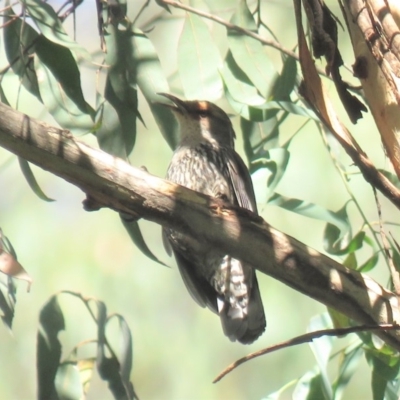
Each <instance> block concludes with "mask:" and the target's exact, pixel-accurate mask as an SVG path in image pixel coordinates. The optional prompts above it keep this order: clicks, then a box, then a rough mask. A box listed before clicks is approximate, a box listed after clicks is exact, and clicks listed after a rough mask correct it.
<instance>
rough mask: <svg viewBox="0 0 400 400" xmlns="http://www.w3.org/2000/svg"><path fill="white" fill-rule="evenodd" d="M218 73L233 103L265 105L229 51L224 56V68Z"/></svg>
mask: <svg viewBox="0 0 400 400" xmlns="http://www.w3.org/2000/svg"><path fill="white" fill-rule="evenodd" d="M220 72H221V76H222V79H223V81H224V84H225V90H226V91H228V92H229V94H230V95H231V96H232V99H234V100H235V102H238V103H243V104H245V105H259V104H264V103H265V99H264V98H263V97H262V96H260V95H259V94H258V92H257V89H256V88H255V86H254V85H253V83H252V82H251V81H250V79H249V78H248V77H247V75H246V74H245V73H244V72H243V71H242V70H241V69H240V67H239V66H238V64H237V63H236V61H235V59H234V58H233V56H232V53H231V52H230V51H228V53H227V55H226V58H225V62H224V66H223V68H222V69H221V71H220Z"/></svg>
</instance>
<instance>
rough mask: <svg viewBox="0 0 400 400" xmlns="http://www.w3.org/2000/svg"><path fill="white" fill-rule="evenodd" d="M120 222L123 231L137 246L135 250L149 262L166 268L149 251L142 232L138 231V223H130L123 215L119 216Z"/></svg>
mask: <svg viewBox="0 0 400 400" xmlns="http://www.w3.org/2000/svg"><path fill="white" fill-rule="evenodd" d="M121 221H122V224H123V225H124V227H125V229H126V230H127V231H128V233H129V236H130V237H131V239H132V241H133V243H135V245H136V246H137V248H138V249H139V250H140V251H141V252H142V253H143V254H144V255H145V256H147V257H148V258H150V260H153V261H155V262H157V263H159V264H161V265H164V266H166V264H164V263H163V262H162V261H161V260H159V259H158V258H157V257H156V256H155V255H154V254H153V252H152V251H151V250H150V249H149V247H148V246H147V244H146V241H145V240H144V237H143V234H142V231H141V230H140V227H139V223H138V222H137V221H130V220H128V219H126V218H125V217H124V216H123V215H121Z"/></svg>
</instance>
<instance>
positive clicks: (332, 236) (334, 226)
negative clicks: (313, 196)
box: [324, 204, 351, 254]
mask: <svg viewBox="0 0 400 400" xmlns="http://www.w3.org/2000/svg"><path fill="white" fill-rule="evenodd" d="M346 206H347V204H345V205H344V206H343V207H342V208H341V209H340V210H338V211H336V212H333V211H330V212H329V215H330V216H331V217H332V220H331V221H329V220H328V219H326V220H325V221H327V222H328V224H327V225H326V227H325V231H324V248H325V250H326V251H328V252H329V253H331V254H343V253H346V252H347V250H346V248H347V246H348V245H349V242H350V238H351V225H350V221H349V216H348V215H347V208H346Z"/></svg>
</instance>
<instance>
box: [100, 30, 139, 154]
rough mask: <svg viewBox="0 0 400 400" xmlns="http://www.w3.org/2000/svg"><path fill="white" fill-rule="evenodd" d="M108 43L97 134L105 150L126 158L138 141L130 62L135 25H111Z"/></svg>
mask: <svg viewBox="0 0 400 400" xmlns="http://www.w3.org/2000/svg"><path fill="white" fill-rule="evenodd" d="M106 29H107V35H105V43H106V46H107V53H106V57H105V62H106V64H107V65H108V68H107V79H106V87H105V91H104V99H105V100H106V101H104V102H103V104H102V105H101V107H100V112H99V115H100V121H101V124H100V128H99V129H98V130H97V133H96V136H97V139H98V141H99V144H100V147H101V149H102V150H105V151H107V152H108V153H111V154H113V155H115V156H118V157H120V158H123V159H125V158H126V157H127V156H128V155H129V154H130V153H131V152H132V150H133V147H134V145H135V141H136V133H137V127H136V121H137V118H139V119H140V118H141V117H140V114H139V111H138V94H137V88H136V83H137V82H136V66H135V65H134V64H133V63H132V62H131V60H132V57H133V54H134V51H135V49H134V47H133V43H132V40H131V39H132V34H133V32H132V30H131V29H132V27H131V26H129V25H128V26H127V27H124V26H122V25H108V26H107V27H106Z"/></svg>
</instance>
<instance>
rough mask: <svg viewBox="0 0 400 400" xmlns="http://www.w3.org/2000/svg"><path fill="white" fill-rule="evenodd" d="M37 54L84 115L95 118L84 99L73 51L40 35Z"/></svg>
mask: <svg viewBox="0 0 400 400" xmlns="http://www.w3.org/2000/svg"><path fill="white" fill-rule="evenodd" d="M36 54H37V56H38V57H39V59H40V61H41V62H42V63H43V64H44V65H45V66H46V67H47V68H48V69H49V70H50V71H51V73H52V74H53V76H54V78H55V79H56V80H57V82H58V83H59V84H60V85H61V87H62V90H63V91H64V92H65V94H66V95H67V96H68V98H69V99H70V100H72V101H73V102H74V103H75V105H76V106H77V107H78V109H79V110H80V111H81V112H82V113H84V114H89V115H90V116H91V117H92V118H94V110H93V109H92V108H91V107H90V106H89V104H88V103H87V102H86V101H85V99H84V97H83V92H82V87H81V74H80V71H79V68H78V65H77V63H76V60H75V58H74V57H73V55H72V53H71V51H70V50H69V49H67V48H66V47H63V46H61V45H59V44H57V43H53V42H51V41H50V40H48V39H47V38H46V37H45V36H42V35H40V36H38V38H37V40H36Z"/></svg>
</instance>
